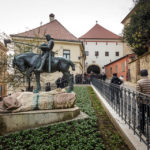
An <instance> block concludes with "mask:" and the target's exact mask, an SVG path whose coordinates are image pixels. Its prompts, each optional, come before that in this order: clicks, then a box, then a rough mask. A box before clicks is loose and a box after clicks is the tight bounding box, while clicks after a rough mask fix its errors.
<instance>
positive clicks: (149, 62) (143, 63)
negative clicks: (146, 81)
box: [129, 52, 150, 83]
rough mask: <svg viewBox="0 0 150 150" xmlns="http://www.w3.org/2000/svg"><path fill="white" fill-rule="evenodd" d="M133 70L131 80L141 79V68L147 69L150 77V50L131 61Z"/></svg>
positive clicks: (130, 66) (130, 64) (134, 81)
mask: <svg viewBox="0 0 150 150" xmlns="http://www.w3.org/2000/svg"><path fill="white" fill-rule="evenodd" d="M129 68H130V70H131V82H133V83H136V82H137V80H139V79H140V75H139V70H142V69H147V70H148V74H149V75H148V77H149V78H150V52H147V53H145V54H144V55H143V56H140V57H139V59H136V60H135V61H132V62H130V63H129Z"/></svg>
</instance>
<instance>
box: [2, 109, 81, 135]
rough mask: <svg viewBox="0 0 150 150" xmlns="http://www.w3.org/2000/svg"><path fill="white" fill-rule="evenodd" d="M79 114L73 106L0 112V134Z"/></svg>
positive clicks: (46, 123) (66, 118)
mask: <svg viewBox="0 0 150 150" xmlns="http://www.w3.org/2000/svg"><path fill="white" fill-rule="evenodd" d="M79 114H80V109H79V108H78V107H77V106H75V107H74V108H68V109H54V110H36V111H28V112H18V113H1V114H0V135H4V134H7V133H10V132H15V131H19V130H23V129H29V128H35V127H40V126H43V125H48V124H52V123H55V122H60V121H65V120H70V119H73V118H75V117H76V116H78V115H79Z"/></svg>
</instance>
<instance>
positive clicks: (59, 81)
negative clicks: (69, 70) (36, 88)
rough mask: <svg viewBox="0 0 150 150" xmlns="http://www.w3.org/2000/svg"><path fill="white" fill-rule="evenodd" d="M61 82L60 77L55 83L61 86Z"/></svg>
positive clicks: (58, 86)
mask: <svg viewBox="0 0 150 150" xmlns="http://www.w3.org/2000/svg"><path fill="white" fill-rule="evenodd" d="M60 83H61V78H58V79H57V80H56V81H55V84H56V85H57V88H60Z"/></svg>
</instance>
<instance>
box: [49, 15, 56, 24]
mask: <svg viewBox="0 0 150 150" xmlns="http://www.w3.org/2000/svg"><path fill="white" fill-rule="evenodd" d="M49 19H50V22H52V21H53V20H54V19H55V15H54V14H50V15H49Z"/></svg>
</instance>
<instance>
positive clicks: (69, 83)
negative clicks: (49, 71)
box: [63, 71, 73, 93]
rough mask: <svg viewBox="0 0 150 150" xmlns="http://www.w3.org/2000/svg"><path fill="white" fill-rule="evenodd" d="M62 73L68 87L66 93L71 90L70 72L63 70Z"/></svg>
mask: <svg viewBox="0 0 150 150" xmlns="http://www.w3.org/2000/svg"><path fill="white" fill-rule="evenodd" d="M63 75H64V78H66V79H67V81H68V85H69V88H68V90H67V93H70V92H71V91H72V90H73V81H72V76H71V74H70V72H69V71H67V72H63Z"/></svg>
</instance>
